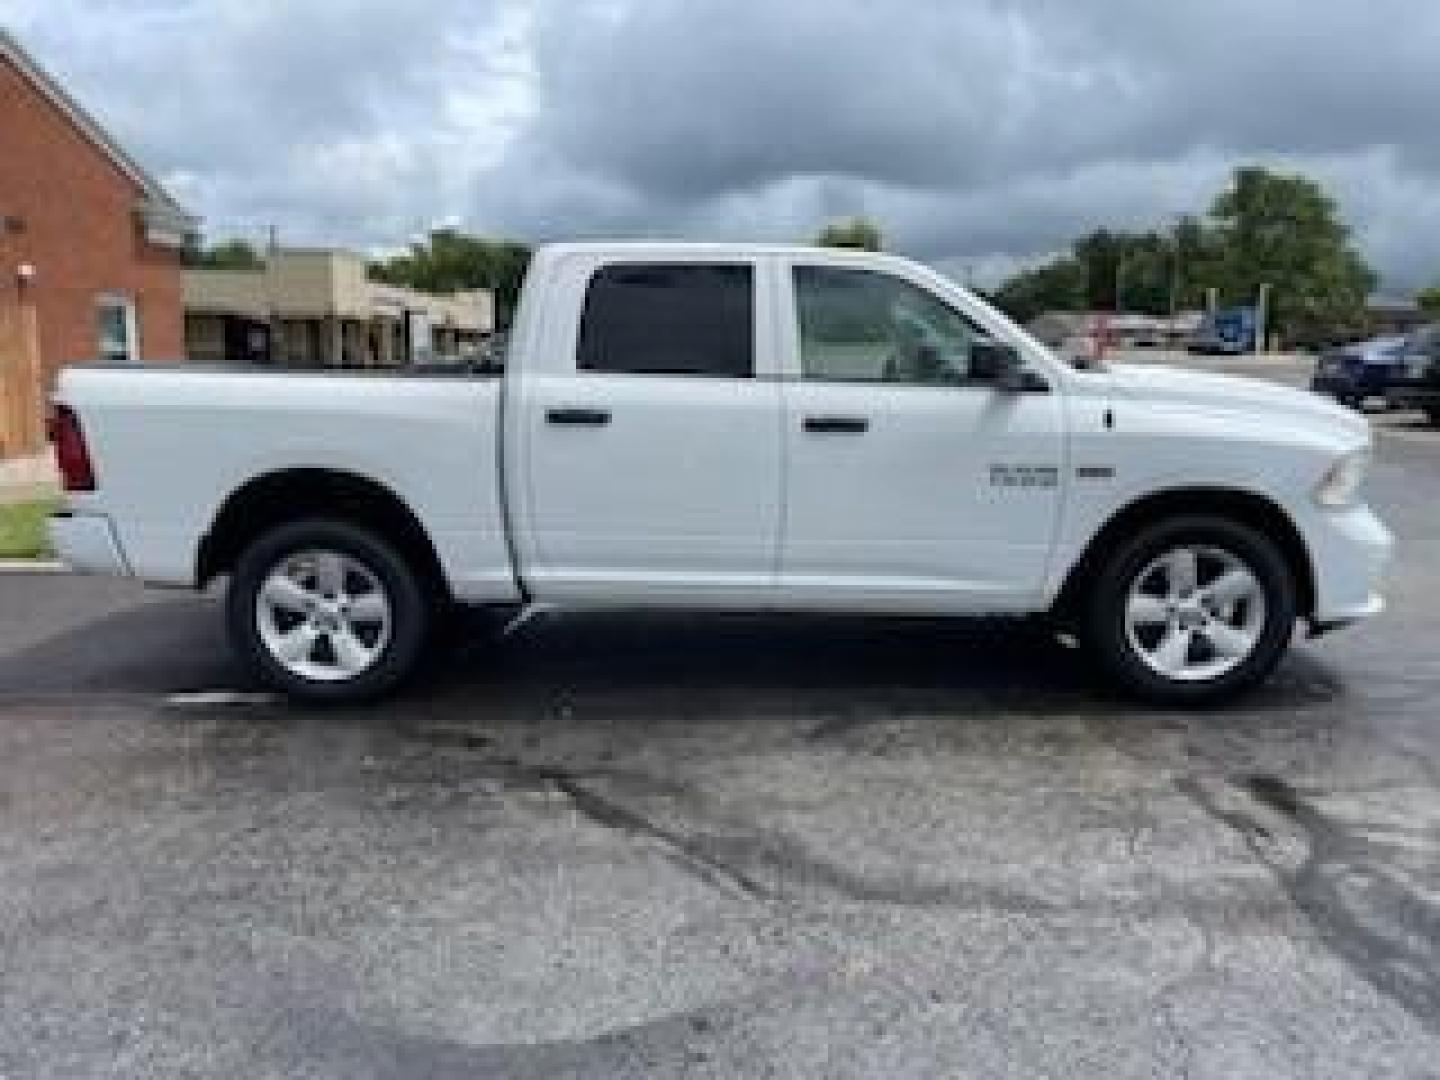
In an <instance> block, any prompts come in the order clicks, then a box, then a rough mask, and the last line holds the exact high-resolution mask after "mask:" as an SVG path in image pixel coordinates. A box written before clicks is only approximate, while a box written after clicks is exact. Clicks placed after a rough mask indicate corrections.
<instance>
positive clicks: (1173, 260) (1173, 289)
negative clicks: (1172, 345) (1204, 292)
mask: <svg viewBox="0 0 1440 1080" xmlns="http://www.w3.org/2000/svg"><path fill="white" fill-rule="evenodd" d="M1184 220H1185V215H1184V214H1177V215H1175V239H1174V241H1173V251H1172V252H1171V257H1170V328H1171V330H1174V328H1175V316H1176V315H1177V314H1178V313H1179V307H1180V223H1181V222H1182V221H1184Z"/></svg>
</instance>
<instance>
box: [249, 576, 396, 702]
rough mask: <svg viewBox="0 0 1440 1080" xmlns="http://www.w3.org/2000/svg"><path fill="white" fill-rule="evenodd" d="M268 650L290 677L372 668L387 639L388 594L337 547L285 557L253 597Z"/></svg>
mask: <svg viewBox="0 0 1440 1080" xmlns="http://www.w3.org/2000/svg"><path fill="white" fill-rule="evenodd" d="M255 620H256V626H257V627H258V628H259V630H260V640H261V641H262V642H263V643H264V646H265V648H266V650H268V651H269V653H270V655H271V656H272V657H274V658H275V661H276V662H277V663H279V664H281V665H282V666H283V667H284V668H285V669H286V670H287V671H289V672H290V673H291V674H292V675H295V676H297V677H299V678H302V679H307V680H309V681H311V682H332V683H333V682H344V681H345V680H347V679H353V678H356V677H357V676H359V675H361V674H363V673H364V672H366V671H367V670H369V669H370V667H371V666H373V665H374V664H375V662H376V661H377V660H378V659H379V658H380V656H381V654H382V653H384V651H385V646H386V645H387V644H389V641H390V631H391V622H392V612H391V603H390V597H389V595H388V594H387V593H386V591H385V586H384V585H383V584H382V583H381V581H380V579H379V577H377V576H376V574H375V573H374V572H373V571H372V570H371V569H370V568H369V567H367V566H366V565H365V564H364V563H362V562H361V561H360V560H358V559H356V558H354V557H353V556H350V555H346V554H343V553H341V552H337V551H323V550H308V551H299V552H295V553H293V554H290V555H287V556H286V557H285V558H284V559H283V560H281V561H280V562H279V563H278V564H277V565H276V566H275V567H274V569H272V570H271V571H270V573H269V574H268V575H267V576H266V577H265V580H264V582H263V583H262V584H261V586H260V590H259V592H258V593H257V594H256V596H255Z"/></svg>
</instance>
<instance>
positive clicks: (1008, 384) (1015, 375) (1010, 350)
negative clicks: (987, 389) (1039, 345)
mask: <svg viewBox="0 0 1440 1080" xmlns="http://www.w3.org/2000/svg"><path fill="white" fill-rule="evenodd" d="M970 377H971V378H972V379H975V380H976V381H977V382H987V383H990V384H991V385H993V386H994V387H995V388H996V389H997V390H1004V391H1007V392H1009V393H1035V392H1039V391H1044V390H1049V389H1050V386H1049V384H1048V383H1047V382H1046V381H1045V380H1044V379H1042V378H1041V377H1040V376H1039V375H1036V374H1035V373H1034V372H1033V371H1029V370H1027V369H1026V367H1025V361H1024V359H1022V358H1021V356H1020V351H1019V350H1018V349H1016V348H1015V346H1014V345H1007V344H1006V343H1005V342H1003V341H989V340H985V341H977V342H975V343H974V344H972V345H971V346H970Z"/></svg>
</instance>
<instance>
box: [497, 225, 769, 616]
mask: <svg viewBox="0 0 1440 1080" xmlns="http://www.w3.org/2000/svg"><path fill="white" fill-rule="evenodd" d="M773 273H774V270H773V266H772V265H771V264H770V263H768V262H767V261H766V260H765V259H763V258H744V257H735V256H734V255H732V254H721V253H717V254H716V255H715V256H714V257H705V256H701V257H696V256H693V255H690V254H686V255H683V256H679V257H673V256H671V255H669V254H667V253H666V252H665V251H664V250H663V249H661V250H658V251H656V252H653V253H651V254H649V255H647V254H645V252H644V249H640V250H636V251H634V252H630V253H627V254H623V255H611V254H607V253H604V252H603V251H602V252H591V251H586V250H583V249H582V250H581V251H579V252H575V253H571V254H569V255H567V256H566V257H565V258H563V259H562V260H560V261H559V263H558V264H557V265H555V266H553V267H550V268H549V279H548V281H546V282H545V283H543V285H542V286H541V287H543V288H544V289H545V293H544V295H545V297H546V304H547V308H546V311H547V314H546V316H545V319H544V325H543V327H542V328H541V330H540V331H539V332H537V333H536V334H535V335H534V338H533V340H534V345H533V346H532V347H531V348H530V351H529V352H528V353H527V354H526V355H525V356H524V357H523V362H524V366H523V367H522V368H521V369H519V370H516V368H515V367H514V366H513V365H512V369H511V372H510V375H509V377H510V378H512V379H513V383H512V387H511V398H510V400H509V403H508V404H507V417H506V424H507V426H508V427H509V429H510V431H511V436H510V442H509V444H508V445H509V446H511V447H512V448H513V449H514V450H515V451H516V452H517V458H518V460H514V461H512V463H511V465H512V467H511V468H509V469H507V474H508V475H509V477H510V484H509V487H510V491H509V497H510V502H511V507H512V516H511V522H512V529H513V531H514V538H515V545H516V554H517V559H518V562H519V567H520V572H521V574H522V576H523V578H524V579H525V581H526V583H527V585H528V586H529V588H530V590H531V592H532V593H533V594H534V596H535V598H536V599H537V600H540V601H546V602H556V603H568V604H577V603H580V604H583V603H585V602H587V601H593V602H597V603H606V604H613V603H626V602H635V603H644V604H657V603H658V604H664V603H667V602H673V603H675V604H677V605H678V604H704V605H718V606H732V605H733V606H752V605H756V604H764V603H765V602H767V601H768V600H769V599H770V598H771V595H772V590H773V586H774V574H775V564H776V560H777V557H778V552H777V545H778V534H779V523H780V482H781V435H780V408H781V405H780V401H781V399H780V386H779V383H778V382H777V381H776V380H775V379H774V378H773V374H774V371H775V356H774V353H775V348H774V335H773V333H772V332H771V327H772V326H773V312H772V308H773V305H772V303H771V300H770V298H771V296H772V292H773V290H772V288H771V278H772V276H773Z"/></svg>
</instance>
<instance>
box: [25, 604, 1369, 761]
mask: <svg viewBox="0 0 1440 1080" xmlns="http://www.w3.org/2000/svg"><path fill="white" fill-rule="evenodd" d="M1087 665H1088V661H1087V658H1086V656H1085V654H1084V652H1083V651H1081V650H1077V649H1073V648H1067V647H1065V646H1064V645H1062V644H1061V643H1060V642H1059V641H1057V640H1056V639H1055V637H1054V635H1053V633H1052V632H1051V631H1050V630H1049V629H1048V628H1047V627H1046V626H1045V625H1044V624H1043V623H1041V622H1039V621H1037V620H1020V619H1008V620H1007V619H933V618H919V617H915V618H884V617H859V616H808V615H776V614H719V615H717V614H670V613H664V614H656V613H628V612H624V613H595V614H547V615H542V616H540V617H538V618H536V619H535V620H533V621H531V622H528V623H526V624H525V625H524V626H523V627H522V628H520V629H519V631H518V632H517V633H515V634H513V635H510V636H507V637H503V638H502V637H501V636H500V635H498V634H497V633H496V631H495V623H494V620H493V619H490V618H488V617H476V618H474V619H471V620H468V621H467V622H464V623H462V625H460V626H459V627H458V628H457V629H455V630H453V631H451V632H450V633H449V634H448V635H447V640H446V641H444V642H443V644H441V645H439V646H437V647H436V648H434V649H432V652H431V655H430V656H429V657H428V658H427V660H426V662H425V664H424V665H422V668H421V670H420V672H419V673H418V674H417V676H416V677H415V678H414V679H413V680H412V681H411V682H409V683H408V684H407V685H406V686H404V687H403V688H401V689H400V690H399V691H398V692H397V693H396V694H394V695H393V696H391V697H390V698H388V699H386V700H385V701H384V702H381V703H378V704H377V705H375V706H370V707H368V708H366V707H362V708H359V709H354V710H351V711H354V712H357V713H364V712H366V711H371V710H374V709H383V710H384V711H386V712H395V711H400V712H405V711H409V710H420V711H425V712H431V711H435V710H444V709H453V708H463V709H465V710H466V711H470V710H472V709H473V710H480V711H482V712H483V711H485V710H486V709H487V708H489V707H492V706H495V705H498V704H501V703H509V704H511V705H514V704H518V703H520V702H523V701H527V700H528V701H531V702H533V701H535V700H537V699H543V700H546V701H550V702H554V701H557V700H568V701H571V702H572V703H574V702H576V701H578V700H580V699H582V698H585V699H589V703H590V704H593V705H595V706H598V707H602V708H631V709H633V708H635V707H636V706H640V707H642V708H645V707H650V708H667V707H668V708H679V709H680V710H681V711H682V712H684V713H687V714H690V715H695V714H697V713H700V712H705V711H715V710H718V711H720V712H725V713H728V712H731V711H732V710H736V709H738V710H740V711H742V712H755V711H763V710H766V709H781V710H784V711H786V712H790V713H795V712H803V711H805V710H807V709H810V710H814V711H816V712H817V714H818V715H820V717H821V720H822V726H821V727H820V728H819V729H817V734H825V733H831V734H838V733H840V732H841V731H842V730H843V729H844V727H845V725H846V723H847V721H846V719H845V718H844V717H837V716H835V715H833V712H834V709H835V708H836V707H839V706H843V711H845V712H846V713H847V714H849V715H850V716H851V717H852V719H853V718H854V716H855V714H857V713H859V712H863V711H865V710H867V709H881V710H895V709H899V710H902V711H913V710H915V709H927V710H928V709H943V710H957V711H993V710H995V709H997V708H998V709H1004V710H1024V711H1036V712H1046V711H1050V712H1055V711H1061V712H1091V711H1098V712H1103V713H1106V714H1115V713H1120V714H1124V713H1131V712H1136V711H1139V710H1137V707H1135V706H1133V705H1130V704H1128V703H1126V702H1124V701H1121V700H1119V699H1116V698H1115V697H1114V696H1113V695H1111V694H1110V693H1109V692H1108V690H1107V689H1106V688H1105V686H1104V685H1103V683H1101V682H1100V681H1099V679H1098V677H1097V676H1096V675H1095V673H1094V672H1093V671H1091V670H1090V669H1089V667H1088V666H1087ZM212 689H218V690H234V691H241V692H246V693H253V692H257V691H261V690H262V689H263V688H262V687H260V686H259V685H258V684H257V683H256V682H255V681H254V680H253V679H252V678H251V677H250V676H249V675H248V673H246V672H245V671H244V670H243V669H242V668H241V666H240V665H239V664H238V663H237V662H236V661H235V660H234V659H233V657H232V656H231V655H230V652H229V650H228V647H227V645H226V643H225V640H224V628H223V625H222V617H221V609H220V607H219V605H218V604H216V603H215V602H214V601H213V600H209V599H204V598H183V599H173V600H172V599H166V600H159V601H153V602H147V603H144V604H142V605H139V606H136V607H132V608H128V609H125V610H122V611H119V612H116V613H113V614H109V615H106V616H104V617H101V618H99V619H97V620H95V621H93V622H90V623H87V624H84V625H81V626H79V627H77V628H74V629H71V630H67V631H64V632H62V633H60V634H58V635H57V636H54V637H51V638H49V639H47V640H45V641H43V642H42V643H40V644H38V645H35V646H32V647H30V648H27V649H22V650H20V651H18V652H15V653H12V654H11V655H9V656H3V657H0V694H3V695H10V696H14V695H55V694H65V693H85V694H105V693H113V694H173V693H180V692H187V691H198V690H212ZM1343 693H1344V687H1343V684H1342V683H1341V682H1340V680H1339V679H1338V677H1337V676H1336V675H1335V674H1334V673H1333V672H1332V671H1331V670H1329V669H1328V668H1327V667H1326V666H1325V665H1324V664H1323V663H1322V662H1321V661H1319V660H1318V659H1317V658H1315V657H1314V656H1312V655H1309V654H1305V653H1300V652H1297V653H1292V655H1291V656H1290V657H1289V658H1288V659H1287V660H1286V662H1285V664H1284V665H1282V667H1281V669H1280V671H1279V672H1278V673H1277V675H1276V676H1275V678H1274V679H1273V680H1272V682H1271V683H1270V684H1269V685H1267V686H1265V687H1263V688H1261V689H1260V690H1259V691H1257V692H1255V693H1252V694H1251V695H1250V696H1248V697H1247V698H1246V699H1245V702H1244V707H1245V708H1246V710H1247V711H1252V710H1256V709H1261V710H1263V709H1267V708H1276V709H1293V708H1296V707H1299V706H1309V705H1316V704H1322V703H1324V702H1327V701H1331V700H1333V699H1336V698H1337V697H1339V696H1341V695H1343Z"/></svg>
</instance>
